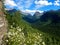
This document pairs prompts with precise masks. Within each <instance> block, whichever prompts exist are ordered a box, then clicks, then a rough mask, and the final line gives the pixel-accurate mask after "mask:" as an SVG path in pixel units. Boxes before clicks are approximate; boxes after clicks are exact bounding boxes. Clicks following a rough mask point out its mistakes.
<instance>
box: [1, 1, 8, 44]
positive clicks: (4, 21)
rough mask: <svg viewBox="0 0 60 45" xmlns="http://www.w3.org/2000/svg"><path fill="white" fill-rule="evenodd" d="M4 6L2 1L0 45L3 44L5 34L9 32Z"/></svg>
mask: <svg viewBox="0 0 60 45" xmlns="http://www.w3.org/2000/svg"><path fill="white" fill-rule="evenodd" d="M2 7H3V4H2V1H1V0H0V45H1V43H2V38H3V36H4V34H5V33H6V32H7V24H6V19H5V15H4V13H3V10H2V9H3V8H2Z"/></svg>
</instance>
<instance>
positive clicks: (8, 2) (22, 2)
mask: <svg viewBox="0 0 60 45" xmlns="http://www.w3.org/2000/svg"><path fill="white" fill-rule="evenodd" d="M4 5H5V6H6V8H5V9H13V8H15V9H19V10H20V11H22V12H26V13H27V12H28V13H35V12H36V11H39V12H43V11H48V10H57V9H60V0H5V1H4Z"/></svg>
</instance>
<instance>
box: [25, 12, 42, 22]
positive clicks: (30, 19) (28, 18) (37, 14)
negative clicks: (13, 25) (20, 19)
mask: <svg viewBox="0 0 60 45" xmlns="http://www.w3.org/2000/svg"><path fill="white" fill-rule="evenodd" d="M42 14H43V13H40V12H35V14H34V15H33V16H32V15H31V14H28V15H26V16H25V17H24V20H26V21H27V22H29V23H33V22H36V21H37V20H38V19H39V18H40V16H41V15H42Z"/></svg>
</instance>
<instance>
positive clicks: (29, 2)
mask: <svg viewBox="0 0 60 45" xmlns="http://www.w3.org/2000/svg"><path fill="white" fill-rule="evenodd" d="M32 4H33V0H26V1H25V8H29V7H30V6H31V5H32Z"/></svg>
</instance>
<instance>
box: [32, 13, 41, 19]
mask: <svg viewBox="0 0 60 45" xmlns="http://www.w3.org/2000/svg"><path fill="white" fill-rule="evenodd" d="M41 15H42V13H40V12H35V14H34V15H33V18H34V19H39V18H40V16H41Z"/></svg>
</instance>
